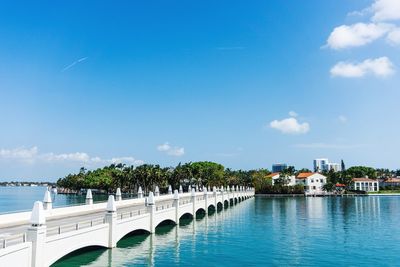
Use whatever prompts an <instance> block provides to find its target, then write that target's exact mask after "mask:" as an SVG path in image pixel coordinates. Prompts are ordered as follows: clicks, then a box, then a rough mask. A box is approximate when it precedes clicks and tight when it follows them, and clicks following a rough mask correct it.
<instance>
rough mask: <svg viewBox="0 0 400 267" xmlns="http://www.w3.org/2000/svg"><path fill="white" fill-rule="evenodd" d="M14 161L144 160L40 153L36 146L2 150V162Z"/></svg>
mask: <svg viewBox="0 0 400 267" xmlns="http://www.w3.org/2000/svg"><path fill="white" fill-rule="evenodd" d="M7 159H12V160H15V161H21V162H28V163H34V162H42V163H55V162H60V163H62V162H76V163H80V164H89V165H90V164H111V163H127V164H133V165H140V164H143V161H142V160H137V159H135V158H133V157H117V158H111V159H102V158H100V157H97V156H96V157H90V156H89V154H87V153H84V152H75V153H61V154H56V153H53V152H50V153H43V154H40V153H39V149H38V148H37V147H36V146H34V147H32V148H24V147H20V148H14V149H1V150H0V160H7Z"/></svg>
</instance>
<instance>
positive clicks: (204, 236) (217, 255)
mask: <svg viewBox="0 0 400 267" xmlns="http://www.w3.org/2000/svg"><path fill="white" fill-rule="evenodd" d="M399 210H400V197H356V198H307V199H305V198H274V199H267V198H255V199H250V200H247V201H244V202H242V203H240V204H238V205H236V206H235V207H234V208H228V209H226V210H224V211H222V212H218V213H216V214H215V213H214V214H213V215H209V216H206V217H203V218H201V219H196V220H194V221H193V220H191V221H183V222H181V223H183V224H182V225H180V226H178V227H175V226H162V227H159V228H158V229H157V233H156V234H155V235H143V234H142V235H136V236H130V237H126V238H124V239H122V240H121V241H120V242H119V243H118V244H117V248H115V249H112V250H104V249H98V250H94V251H89V252H84V253H83V254H79V255H72V256H70V257H67V258H64V259H62V260H61V261H59V262H58V263H57V264H55V266H80V265H83V266H136V265H139V266H148V265H155V266H289V265H290V266H333V265H336V266H360V265H365V266H399V265H400V246H399V244H400V228H399V226H398V224H399V222H400V215H399Z"/></svg>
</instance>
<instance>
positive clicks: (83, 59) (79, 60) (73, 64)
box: [61, 57, 87, 72]
mask: <svg viewBox="0 0 400 267" xmlns="http://www.w3.org/2000/svg"><path fill="white" fill-rule="evenodd" d="M86 59H87V57H83V58H80V59H78V60H76V61H74V62H72V63H71V64H69V65H68V66H66V67H65V68H63V70H62V71H61V72H64V71H66V70H69V69H70V68H72V67H73V66H75V65H76V64H78V63H80V62H83V61H85V60H86Z"/></svg>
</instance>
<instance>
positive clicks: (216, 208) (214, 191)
mask: <svg viewBox="0 0 400 267" xmlns="http://www.w3.org/2000/svg"><path fill="white" fill-rule="evenodd" d="M213 196H214V207H215V212H217V211H218V200H217V188H216V187H215V186H213Z"/></svg>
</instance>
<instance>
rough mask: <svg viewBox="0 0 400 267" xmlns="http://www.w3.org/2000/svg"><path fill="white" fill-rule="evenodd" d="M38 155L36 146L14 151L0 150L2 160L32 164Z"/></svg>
mask: <svg viewBox="0 0 400 267" xmlns="http://www.w3.org/2000/svg"><path fill="white" fill-rule="evenodd" d="M37 155H38V148H37V147H36V146H34V147H31V148H25V147H18V148H14V149H0V159H13V160H21V161H25V162H32V161H33V160H34V159H35V158H36V157H37Z"/></svg>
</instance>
